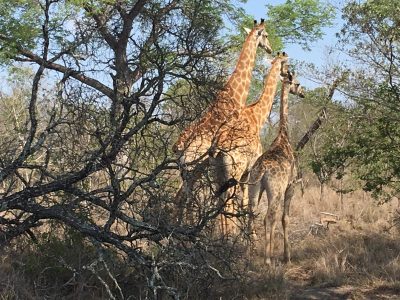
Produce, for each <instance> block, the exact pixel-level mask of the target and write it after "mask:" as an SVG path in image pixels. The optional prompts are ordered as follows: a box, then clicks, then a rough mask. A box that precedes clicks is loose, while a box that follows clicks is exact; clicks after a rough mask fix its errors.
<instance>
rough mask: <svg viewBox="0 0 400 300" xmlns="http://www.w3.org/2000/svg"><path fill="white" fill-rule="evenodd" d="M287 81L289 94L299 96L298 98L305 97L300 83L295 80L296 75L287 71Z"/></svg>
mask: <svg viewBox="0 0 400 300" xmlns="http://www.w3.org/2000/svg"><path fill="white" fill-rule="evenodd" d="M287 80H288V81H289V84H290V88H289V93H291V94H292V95H296V96H299V97H300V98H304V97H305V96H304V89H303V87H302V86H301V85H300V82H299V80H298V79H297V76H296V74H295V73H294V72H291V71H289V70H288V76H287Z"/></svg>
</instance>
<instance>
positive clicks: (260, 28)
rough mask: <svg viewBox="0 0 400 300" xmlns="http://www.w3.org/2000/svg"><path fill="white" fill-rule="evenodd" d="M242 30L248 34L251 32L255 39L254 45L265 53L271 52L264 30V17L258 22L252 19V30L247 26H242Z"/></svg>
mask: <svg viewBox="0 0 400 300" xmlns="http://www.w3.org/2000/svg"><path fill="white" fill-rule="evenodd" d="M244 30H245V31H246V32H247V33H248V34H249V35H250V34H253V35H254V37H255V39H256V45H257V46H258V47H260V48H262V49H264V50H265V51H267V53H269V54H271V53H272V47H271V44H270V42H269V40H268V33H267V32H266V31H265V25H264V19H261V22H260V24H257V20H254V27H253V30H250V29H249V28H244Z"/></svg>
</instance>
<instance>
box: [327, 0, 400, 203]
mask: <svg viewBox="0 0 400 300" xmlns="http://www.w3.org/2000/svg"><path fill="white" fill-rule="evenodd" d="M393 5H394V4H393V3H392V2H391V1H366V2H363V3H359V2H350V3H348V5H347V6H346V7H345V9H344V18H345V20H346V24H345V26H344V28H343V29H342V31H341V34H340V37H341V41H342V43H343V44H344V45H345V46H344V48H345V49H347V50H348V53H349V55H350V56H351V57H352V58H353V59H354V62H355V68H354V70H352V76H351V77H350V79H349V81H348V82H347V84H346V85H345V86H344V87H343V88H344V91H345V92H344V93H345V95H346V98H347V99H348V103H349V104H348V106H347V108H346V111H347V113H346V114H345V115H346V118H347V120H348V122H349V130H348V135H347V136H346V140H345V141H343V143H341V144H331V145H332V146H333V147H331V148H330V149H327V151H326V153H325V158H324V159H325V160H326V161H327V162H329V163H330V164H331V166H333V167H336V168H338V167H339V166H347V167H348V168H347V171H348V172H351V173H353V175H355V176H356V177H357V178H358V179H361V180H362V182H363V184H364V190H366V191H370V192H372V193H373V195H375V196H376V197H379V198H381V199H386V200H387V199H390V198H391V196H393V195H398V193H399V192H400V172H399V167H398V166H399V162H400V160H399V159H400V152H399V149H400V148H399V146H400V130H399V128H400V123H399V120H400V110H399V108H398V107H399V106H398V105H399V101H400V100H399V99H400V88H399V82H400V81H399V80H400V60H399V58H398V53H399V43H398V37H399V34H400V30H399V27H398V26H397V25H396V24H398V20H399V15H398V13H397V12H396V8H395V7H394V6H393ZM342 134H343V133H342Z"/></svg>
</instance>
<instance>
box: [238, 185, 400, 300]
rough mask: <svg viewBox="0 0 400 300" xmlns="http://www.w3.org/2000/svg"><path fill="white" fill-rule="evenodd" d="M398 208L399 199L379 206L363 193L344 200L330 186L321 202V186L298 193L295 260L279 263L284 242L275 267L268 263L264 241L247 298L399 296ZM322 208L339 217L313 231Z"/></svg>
mask: <svg viewBox="0 0 400 300" xmlns="http://www.w3.org/2000/svg"><path fill="white" fill-rule="evenodd" d="M397 208H398V203H397V200H393V201H392V202H390V203H386V204H383V205H377V203H376V201H374V200H373V199H371V198H370V197H369V196H367V195H366V194H364V193H362V192H357V193H352V194H350V195H345V196H344V198H342V199H341V198H340V196H339V195H337V194H336V193H335V192H333V191H332V190H329V189H328V190H326V193H325V197H324V198H323V199H322V201H321V200H320V192H319V188H309V189H308V190H307V193H306V194H305V195H304V197H301V195H296V197H295V198H294V200H293V202H292V213H291V215H292V220H291V221H292V222H291V230H290V234H291V238H290V240H291V247H292V261H291V264H289V265H284V264H282V263H281V262H280V261H281V260H280V259H281V258H282V249H283V245H282V244H280V245H277V247H276V249H275V254H276V258H277V262H276V264H275V266H273V267H266V266H264V265H263V263H262V259H261V257H262V255H261V251H260V248H261V245H260V244H261V241H260V242H259V244H258V255H257V256H256V257H254V258H253V266H252V269H253V274H252V276H253V277H252V276H249V285H248V287H249V288H248V289H246V291H244V294H245V295H246V296H245V298H247V299H400V242H399V237H400V236H399V232H398V228H399V227H398V226H396V224H395V222H394V220H395V218H396V216H398V212H397ZM320 212H329V213H333V214H337V215H338V216H339V221H338V222H337V223H336V224H331V225H330V226H329V229H323V228H320V229H319V230H318V231H315V230H311V229H312V228H314V226H315V223H319V220H320V216H321V214H320ZM318 228H319V227H318ZM280 230H281V229H280V228H278V232H277V238H278V239H279V240H281V238H282V234H281V232H280Z"/></svg>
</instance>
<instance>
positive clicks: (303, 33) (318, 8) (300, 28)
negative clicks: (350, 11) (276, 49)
mask: <svg viewBox="0 0 400 300" xmlns="http://www.w3.org/2000/svg"><path fill="white" fill-rule="evenodd" d="M267 8H268V11H267V16H268V24H269V25H270V26H269V27H272V28H274V35H275V36H279V37H281V38H282V40H283V41H284V42H285V43H295V44H297V45H301V46H302V47H303V48H304V49H310V46H309V44H310V43H312V42H315V41H317V40H318V39H320V38H321V37H322V36H323V31H322V28H324V27H327V26H331V25H332V20H333V18H334V16H335V10H334V8H333V6H332V5H330V4H329V3H325V2H322V1H319V0H287V1H286V2H285V3H283V4H280V5H271V4H268V5H267ZM277 24H279V26H276V25H277Z"/></svg>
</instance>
